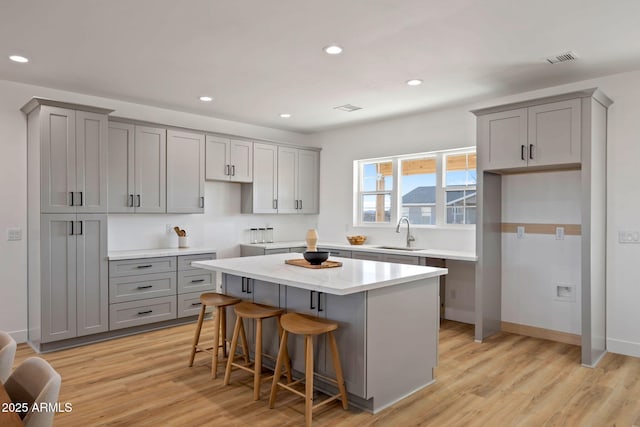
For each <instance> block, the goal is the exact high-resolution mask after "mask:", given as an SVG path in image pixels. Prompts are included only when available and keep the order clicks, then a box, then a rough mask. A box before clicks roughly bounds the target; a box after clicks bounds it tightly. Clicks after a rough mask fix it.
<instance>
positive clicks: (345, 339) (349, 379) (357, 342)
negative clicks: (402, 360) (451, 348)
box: [319, 292, 400, 397]
mask: <svg viewBox="0 0 640 427" xmlns="http://www.w3.org/2000/svg"><path fill="white" fill-rule="evenodd" d="M322 298H324V301H322V300H321V304H322V305H323V306H324V312H325V315H326V318H327V320H331V321H333V322H337V323H338V329H337V330H336V331H335V332H334V335H335V337H336V342H337V344H338V352H339V354H340V365H341V366H342V371H343V372H344V381H345V385H346V387H347V390H349V392H350V393H353V394H355V395H357V396H363V397H364V396H365V395H366V394H365V392H366V383H365V379H366V360H365V354H366V348H365V346H366V339H365V335H366V326H365V325H366V322H365V318H366V314H367V304H366V293H364V292H360V293H357V294H351V295H329V294H322ZM391 351H393V350H391ZM399 351H400V350H399ZM324 357H325V360H326V362H325V366H324V371H321V373H324V375H325V376H329V377H331V378H335V376H336V373H335V369H334V366H333V357H332V354H331V347H330V346H329V342H328V341H327V345H325V355H324ZM321 368H322V367H321V366H319V369H321Z"/></svg>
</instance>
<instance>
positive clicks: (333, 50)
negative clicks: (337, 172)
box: [324, 45, 342, 55]
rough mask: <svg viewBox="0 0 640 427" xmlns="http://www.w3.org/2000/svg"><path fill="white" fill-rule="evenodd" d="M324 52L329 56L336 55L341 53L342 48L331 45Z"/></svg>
mask: <svg viewBox="0 0 640 427" xmlns="http://www.w3.org/2000/svg"><path fill="white" fill-rule="evenodd" d="M324 51H325V52H326V53H328V54H329V55H338V54H340V53H342V48H341V47H340V46H338V45H331V46H327V47H325V48H324Z"/></svg>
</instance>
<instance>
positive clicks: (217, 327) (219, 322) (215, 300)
mask: <svg viewBox="0 0 640 427" xmlns="http://www.w3.org/2000/svg"><path fill="white" fill-rule="evenodd" d="M240 301H242V300H240V299H238V298H233V297H230V296H227V295H224V294H218V293H214V292H207V293H204V294H202V295H200V303H201V306H200V315H199V316H198V325H197V326H196V335H195V337H194V339H193V346H192V347H191V358H190V359H189V366H190V367H191V366H193V360H194V359H195V357H196V353H197V352H201V351H202V352H206V353H211V354H212V355H213V358H212V360H211V376H212V377H213V378H217V376H218V351H219V348H220V347H222V354H223V356H224V357H227V317H226V307H229V306H230V305H235V304H238V303H239V302H240ZM207 306H212V307H214V308H215V310H214V313H213V328H214V329H213V346H212V347H206V346H203V345H200V344H199V342H200V331H201V330H202V322H203V321H204V312H205V310H206V309H207ZM220 335H222V345H220ZM242 348H243V349H244V357H245V360H246V361H247V363H248V362H249V348H248V347H247V337H246V336H245V335H244V334H243V335H242Z"/></svg>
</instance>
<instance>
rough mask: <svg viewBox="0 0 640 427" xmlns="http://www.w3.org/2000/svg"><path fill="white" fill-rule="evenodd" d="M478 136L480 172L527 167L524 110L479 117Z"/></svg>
mask: <svg viewBox="0 0 640 427" xmlns="http://www.w3.org/2000/svg"><path fill="white" fill-rule="evenodd" d="M478 135H479V140H478V162H479V164H480V166H481V167H482V168H483V169H502V168H513V167H523V166H526V165H527V157H528V142H527V109H526V108H520V109H517V110H511V111H502V112H499V113H493V114H487V115H486V116H482V117H479V118H478Z"/></svg>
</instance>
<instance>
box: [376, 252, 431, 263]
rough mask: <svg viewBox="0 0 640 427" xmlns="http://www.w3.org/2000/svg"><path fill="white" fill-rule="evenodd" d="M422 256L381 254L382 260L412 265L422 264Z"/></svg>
mask: <svg viewBox="0 0 640 427" xmlns="http://www.w3.org/2000/svg"><path fill="white" fill-rule="evenodd" d="M423 260H424V258H421V257H417V256H411V255H392V254H383V255H382V261H384V262H392V263H394V264H412V265H424V263H423Z"/></svg>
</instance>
